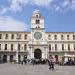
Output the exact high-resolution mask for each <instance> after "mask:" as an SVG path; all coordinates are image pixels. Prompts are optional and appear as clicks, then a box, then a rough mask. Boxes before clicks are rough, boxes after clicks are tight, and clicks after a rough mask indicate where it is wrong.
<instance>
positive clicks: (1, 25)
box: [0, 16, 28, 31]
mask: <svg viewBox="0 0 75 75" xmlns="http://www.w3.org/2000/svg"><path fill="white" fill-rule="evenodd" d="M27 29H28V27H27V25H26V24H25V23H24V22H20V21H17V20H14V19H13V18H11V17H2V16H0V31H25V30H27Z"/></svg>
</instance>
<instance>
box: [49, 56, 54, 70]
mask: <svg viewBox="0 0 75 75" xmlns="http://www.w3.org/2000/svg"><path fill="white" fill-rule="evenodd" d="M48 64H49V69H52V70H54V59H53V57H52V56H51V55H50V56H49V59H48Z"/></svg>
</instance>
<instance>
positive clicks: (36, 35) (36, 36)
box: [34, 32, 42, 40]
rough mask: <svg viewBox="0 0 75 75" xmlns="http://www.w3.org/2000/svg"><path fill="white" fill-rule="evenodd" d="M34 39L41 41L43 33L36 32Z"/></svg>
mask: <svg viewBox="0 0 75 75" xmlns="http://www.w3.org/2000/svg"><path fill="white" fill-rule="evenodd" d="M34 38H35V39H37V40H39V39H41V38H42V34H41V32H35V33H34Z"/></svg>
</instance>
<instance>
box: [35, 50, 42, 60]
mask: <svg viewBox="0 0 75 75" xmlns="http://www.w3.org/2000/svg"><path fill="white" fill-rule="evenodd" d="M41 57H42V52H41V50H40V49H35V51H34V58H35V59H41Z"/></svg>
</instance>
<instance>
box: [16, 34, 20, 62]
mask: <svg viewBox="0 0 75 75" xmlns="http://www.w3.org/2000/svg"><path fill="white" fill-rule="evenodd" d="M16 39H17V50H16V63H18V62H19V58H18V56H19V48H18V46H19V39H20V36H19V35H18V34H17V38H16Z"/></svg>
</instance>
